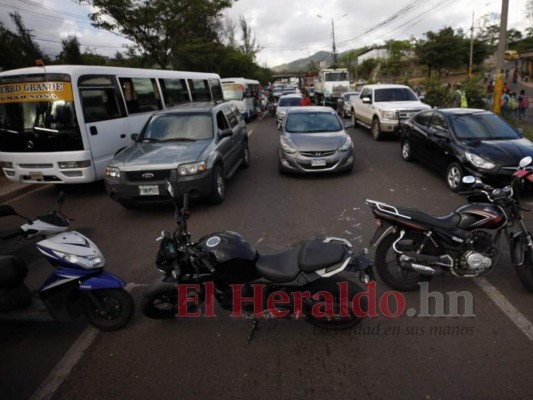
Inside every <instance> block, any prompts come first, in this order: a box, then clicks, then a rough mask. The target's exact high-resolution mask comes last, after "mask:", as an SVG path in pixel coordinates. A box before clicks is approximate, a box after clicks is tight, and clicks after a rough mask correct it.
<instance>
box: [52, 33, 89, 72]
mask: <svg viewBox="0 0 533 400" xmlns="http://www.w3.org/2000/svg"><path fill="white" fill-rule="evenodd" d="M61 47H62V48H63V49H62V50H61V52H60V53H59V54H58V55H57V57H56V59H57V61H58V62H59V63H61V64H72V65H81V64H84V62H83V59H82V56H81V51H80V42H79V40H78V38H77V37H76V36H75V35H72V36H71V35H69V36H67V38H66V39H61Z"/></svg>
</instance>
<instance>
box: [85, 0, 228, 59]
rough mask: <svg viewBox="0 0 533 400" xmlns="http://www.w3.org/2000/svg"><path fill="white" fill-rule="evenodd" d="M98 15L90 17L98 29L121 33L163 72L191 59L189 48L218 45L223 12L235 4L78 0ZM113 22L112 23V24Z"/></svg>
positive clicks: (215, 0)
mask: <svg viewBox="0 0 533 400" xmlns="http://www.w3.org/2000/svg"><path fill="white" fill-rule="evenodd" d="M78 1H79V2H80V3H84V4H90V5H91V6H93V7H95V8H96V10H97V11H95V12H94V13H92V14H90V15H89V17H90V18H91V20H92V21H93V25H94V26H95V27H97V28H101V29H105V30H108V31H111V32H115V33H119V34H121V35H123V36H124V37H126V38H128V39H130V40H131V41H133V42H134V43H135V44H136V50H137V51H138V52H139V53H141V54H142V53H144V54H147V55H148V56H149V57H150V59H151V60H152V62H153V63H154V64H155V65H156V66H159V67H160V68H168V67H169V66H170V62H171V60H172V61H173V62H174V63H175V62H179V61H180V60H181V59H184V60H186V59H187V58H188V57H190V55H189V54H188V53H187V52H186V49H187V48H190V47H191V46H196V45H198V44H201V43H215V42H217V41H218V39H219V37H218V34H217V32H219V31H220V25H221V22H220V18H221V14H220V13H221V11H222V10H224V9H225V8H228V7H230V6H231V4H232V3H233V0H151V1H137V0H78ZM110 20H111V21H110Z"/></svg>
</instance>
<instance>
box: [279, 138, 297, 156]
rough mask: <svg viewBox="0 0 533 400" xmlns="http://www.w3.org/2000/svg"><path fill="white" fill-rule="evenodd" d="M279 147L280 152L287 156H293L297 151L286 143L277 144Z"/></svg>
mask: <svg viewBox="0 0 533 400" xmlns="http://www.w3.org/2000/svg"><path fill="white" fill-rule="evenodd" d="M279 145H280V147H281V151H283V152H284V153H287V154H294V153H296V152H297V151H298V150H296V149H295V148H294V147H292V146H291V145H289V144H288V143H286V142H285V141H283V140H282V141H281V142H280V143H279Z"/></svg>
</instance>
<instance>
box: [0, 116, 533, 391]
mask: <svg viewBox="0 0 533 400" xmlns="http://www.w3.org/2000/svg"><path fill="white" fill-rule="evenodd" d="M249 131H250V132H251V136H250V150H251V154H252V165H251V167H250V168H249V169H246V170H241V171H239V172H238V173H237V174H236V175H235V176H234V179H233V180H232V181H231V182H230V183H229V186H228V190H227V200H226V201H225V202H224V203H223V204H221V205H219V206H211V205H208V204H203V203H199V204H195V205H193V206H192V210H191V211H192V215H191V218H190V221H189V229H190V231H191V232H192V234H193V239H198V238H200V237H201V236H203V235H205V234H207V233H210V232H213V231H222V230H233V231H237V232H239V233H241V234H242V235H243V236H244V237H245V238H247V240H248V241H250V242H251V243H253V244H255V245H256V247H257V249H258V251H259V252H273V251H278V250H283V249H286V248H287V247H288V245H289V244H290V243H294V242H297V241H299V240H303V239H308V238H312V237H315V236H323V235H328V236H340V237H344V238H347V239H349V240H350V241H352V243H354V245H355V246H356V247H361V246H368V241H369V240H370V238H371V236H372V233H373V232H374V229H375V223H374V220H373V217H372V215H371V213H370V210H369V208H368V207H367V206H366V205H365V199H367V198H370V199H374V200H380V201H385V202H391V203H393V204H397V205H404V206H410V207H417V208H421V209H423V210H425V211H427V212H430V213H434V214H436V215H444V214H447V213H449V212H450V211H451V210H453V209H454V208H455V207H457V206H459V205H460V204H462V203H463V199H462V198H461V197H460V196H459V195H456V194H453V193H451V192H449V191H448V189H447V188H446V185H445V183H444V179H443V177H441V176H439V175H438V174H436V173H434V172H432V171H429V170H427V169H425V168H423V167H421V166H420V165H418V164H416V163H406V162H404V161H403V160H402V159H401V156H400V148H399V147H400V146H399V143H398V141H396V140H388V141H384V142H374V141H373V140H372V139H371V136H370V134H369V132H368V131H367V130H363V129H350V130H349V131H350V134H351V136H352V139H353V141H354V143H355V146H356V155H357V161H356V168H355V169H354V171H353V173H351V174H342V175H331V176H312V177H310V176H305V177H302V176H280V175H279V174H278V171H277V155H276V151H277V147H276V146H277V135H278V133H277V131H276V130H275V125H274V122H273V120H272V119H271V118H268V117H267V118H266V119H264V120H262V121H256V122H253V123H251V124H250V125H249ZM56 195H57V189H56V188H54V187H48V188H46V189H42V190H40V191H38V192H35V193H32V194H30V195H27V196H25V197H22V198H20V199H18V200H17V201H15V202H13V203H12V205H13V206H15V207H16V209H17V210H18V211H19V212H20V213H22V214H25V215H29V216H31V215H38V214H41V213H44V212H46V211H49V210H50V209H51V208H53V206H54V200H55V196H56ZM67 196H68V197H67V201H66V203H65V205H64V208H63V210H64V212H65V214H66V215H68V216H70V217H73V218H75V221H74V223H73V228H74V229H77V230H79V231H81V232H83V233H85V234H87V235H88V236H89V237H90V238H91V239H92V240H93V241H94V242H95V243H97V244H98V246H99V247H100V248H101V250H102V251H103V253H104V255H105V256H106V259H107V265H108V270H109V271H111V272H113V273H116V274H118V275H119V276H121V277H123V278H124V279H125V280H126V281H127V282H129V283H135V284H138V285H146V284H149V283H151V282H152V281H153V280H154V279H156V278H157V277H158V274H157V272H156V270H155V267H154V265H153V261H154V258H155V253H156V250H157V243H156V242H155V238H156V237H157V236H158V235H159V233H160V231H161V230H164V229H165V230H170V229H172V227H173V210H172V209H171V208H165V207H162V208H158V209H143V210H136V211H130V210H126V209H123V208H122V207H120V206H119V205H118V204H116V203H114V202H112V201H111V200H109V199H108V198H107V197H106V195H105V190H104V188H103V185H101V184H93V185H87V186H83V187H77V188H74V189H70V190H69V191H68V193H67ZM2 222H3V224H4V221H2ZM526 222H527V224H528V225H529V226H531V225H532V222H533V221H532V218H531V217H529V216H528V217H527V221H526ZM16 224H17V221H16V220H14V219H13V220H11V218H10V219H9V221H7V220H6V221H5V224H4V225H3V228H4V227H5V228H6V229H8V228H10V227H11V226H16ZM17 246H18V247H17ZM31 248H32V246H31V245H30V244H22V245H11V247H9V248H6V247H5V245H4V247H2V250H3V251H2V252H4V251H6V250H9V251H17V253H18V254H19V255H21V256H23V257H25V258H26V260H27V261H28V262H29V263H30V265H31V268H32V274H33V275H34V276H33V277H32V282H38V281H39V276H42V275H43V274H44V273H45V271H46V268H47V267H46V266H45V265H44V264H43V263H42V261H41V260H40V259H39V258H38V255H37V254H36V253H35V252H34V251H32V250H31ZM501 250H502V259H501V261H500V265H499V268H497V270H496V271H495V272H494V273H493V274H491V275H490V276H489V277H488V278H487V280H486V281H485V282H486V284H487V285H491V286H488V287H489V289H490V288H494V289H496V290H497V293H496V294H495V292H494V291H491V290H487V291H485V290H483V287H484V288H485V289H486V288H487V286H486V285H485V286H483V285H481V286H480V284H479V283H476V282H474V281H473V280H460V279H456V278H451V277H445V278H440V279H434V280H433V281H432V282H431V284H430V290H431V291H432V292H439V293H440V294H442V295H443V296H444V298H446V299H448V298H449V297H448V296H450V294H451V295H452V296H453V293H454V292H460V291H466V292H469V293H470V294H471V295H472V299H473V313H474V314H475V317H468V318H466V317H455V318H451V317H407V316H402V317H400V318H385V317H379V318H371V319H367V320H366V321H364V322H363V324H362V325H361V326H360V328H359V329H355V330H353V331H349V332H345V333H344V334H338V333H337V334H335V333H332V332H329V333H326V332H320V331H317V330H315V329H313V327H312V326H310V325H308V324H307V323H305V322H304V321H301V320H297V321H295V320H273V321H272V320H271V321H265V322H262V323H261V325H260V330H259V331H258V332H257V333H256V336H255V338H254V340H253V341H252V343H251V344H248V343H247V341H246V338H247V336H248V334H249V331H250V329H251V327H252V323H251V321H250V320H240V319H232V318H230V317H229V316H228V315H227V314H226V313H225V312H224V311H221V310H218V309H217V315H218V316H217V317H216V318H212V319H207V318H200V319H187V320H179V321H178V320H173V321H154V320H149V319H147V318H145V317H144V316H143V315H141V313H140V312H139V310H137V312H136V314H135V316H134V318H133V320H132V321H131V322H130V324H129V325H128V326H127V327H126V328H125V329H123V330H120V331H117V332H113V333H98V332H96V331H94V330H92V328H89V327H87V325H86V324H85V323H84V322H83V321H79V322H77V323H75V324H57V323H52V324H39V325H33V324H30V325H28V324H24V325H21V324H7V325H2V326H1V328H0V359H1V360H2V362H1V363H0V393H2V394H3V395H2V398H7V399H27V398H32V399H40V398H50V397H51V398H53V399H55V400H60V399H115V398H130V399H153V398H180V399H210V398H222V399H226V398H234V399H241V398H259V399H266V398H278V399H300V398H326V397H328V398H332V399H336V398H343V399H367V398H368V399H382V398H383V399H385V398H405V399H416V398H420V399H449V398H453V399H459V398H468V399H471V398H484V399H493V398H494V399H496V398H498V399H503V398H529V397H530V393H531V391H532V390H533V381H532V380H531V374H530V368H531V367H533V361H532V360H531V350H530V349H531V345H532V336H527V333H528V331H527V329H528V327H530V326H531V322H530V321H533V309H532V307H531V303H532V301H533V295H532V294H529V293H527V292H526V291H525V289H523V288H522V286H521V284H520V282H519V280H518V278H517V276H516V274H515V272H514V271H513V269H512V267H511V265H510V262H509V255H508V253H507V250H506V249H505V248H504V247H502V249H501ZM371 255H373V249H371ZM35 284H36V283H35ZM482 286H483V287H482ZM142 289H143V287H142V286H136V287H134V288H133V289H132V294H133V295H134V298H135V301H136V304H137V305H139V304H140V297H141V292H142ZM386 290H388V288H387V287H386V286H385V285H384V284H383V283H381V282H380V281H378V294H379V295H381V294H382V293H383V292H384V291H386ZM487 292H489V293H491V294H490V295H488V294H487ZM498 294H501V295H502V296H503V300H502V298H499V297H498ZM405 299H406V302H407V307H408V308H414V309H416V310H420V307H421V298H420V294H419V293H406V294H405ZM502 301H504V303H502ZM505 301H507V303H505ZM449 303H450V302H449V301H448V302H447V305H449ZM498 304H499V305H500V306H498ZM501 304H505V305H508V304H510V305H511V308H509V307H507V308H506V307H503V308H504V309H505V310H507V313H504V312H503V311H502V307H501ZM509 310H510V311H509ZM517 315H520V316H522V317H523V318H524V319H525V321H526V324H525V325H523V326H522V329H520V328H519V327H518V326H517V325H516V324H515V323H513V322H512V320H511V318H510V317H516V316H517ZM522 322H524V321H522ZM528 322H529V325H527V323H528ZM80 334H81V336H80ZM80 337H81V339H80ZM54 366H55V367H56V368H57V369H55V370H54ZM50 378H52V379H51V380H50ZM46 379H48V380H46ZM43 380H44V381H46V382H47V383H49V384H50V385H47V386H39V385H41V383H42V382H43ZM56 386H58V388H57V389H56ZM32 395H33V397H32Z"/></svg>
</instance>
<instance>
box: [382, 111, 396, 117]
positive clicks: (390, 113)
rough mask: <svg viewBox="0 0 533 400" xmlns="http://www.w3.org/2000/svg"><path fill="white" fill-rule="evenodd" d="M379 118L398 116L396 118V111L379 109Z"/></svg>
mask: <svg viewBox="0 0 533 400" xmlns="http://www.w3.org/2000/svg"><path fill="white" fill-rule="evenodd" d="M381 118H383V119H398V118H396V111H381Z"/></svg>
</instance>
